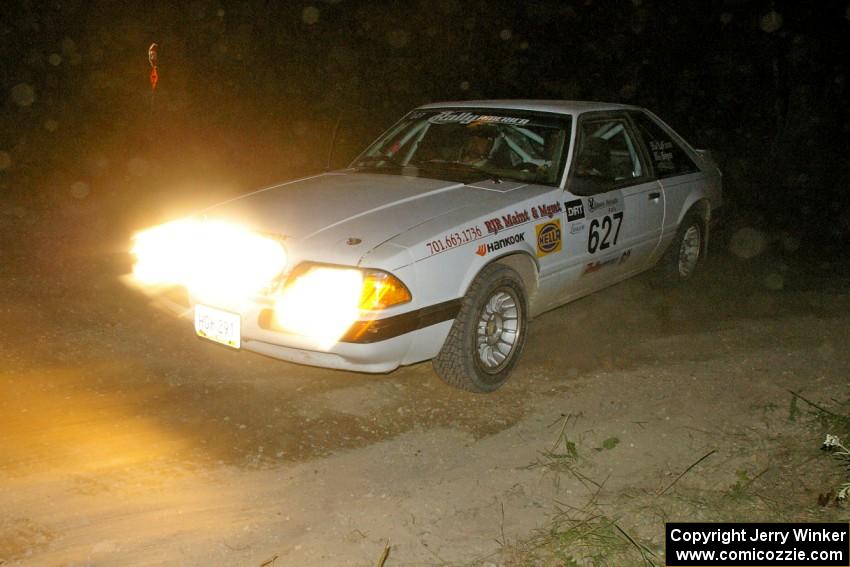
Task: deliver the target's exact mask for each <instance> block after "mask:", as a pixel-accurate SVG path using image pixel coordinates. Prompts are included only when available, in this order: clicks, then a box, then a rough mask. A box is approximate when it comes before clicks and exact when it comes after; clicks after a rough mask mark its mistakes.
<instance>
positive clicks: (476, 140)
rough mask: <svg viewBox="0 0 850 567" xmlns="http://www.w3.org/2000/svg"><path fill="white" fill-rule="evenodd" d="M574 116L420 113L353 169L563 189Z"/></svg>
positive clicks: (406, 120) (384, 137) (401, 124)
mask: <svg viewBox="0 0 850 567" xmlns="http://www.w3.org/2000/svg"><path fill="white" fill-rule="evenodd" d="M569 134H570V117H569V116H561V115H551V114H541V113H530V112H521V111H510V110H494V109H462V110H454V109H453V110H446V109H437V110H414V111H413V112H411V113H410V114H408V115H407V116H405V117H404V118H403V119H402V120H401V121H400V122H398V123H397V124H396V125H395V126H393V127H392V128H390V129H389V130H388V131H387V132H385V133H384V134H383V135H382V136H381V137H380V138H379V139H378V141H376V142H375V143H374V144H372V145H371V146H370V147H369V148H368V149H367V150H366V151H365V152H363V153H362V154H361V155H360V156H359V157H358V158H357V159H356V160H354V162H353V163H352V164H351V167H353V168H355V169H357V170H360V171H374V170H379V171H380V172H381V173H388V174H395V175H407V176H418V177H433V178H437V179H448V180H452V181H461V182H464V183H469V182H472V181H480V180H484V179H493V180H496V181H500V180H502V179H505V180H512V181H520V182H524V183H537V184H542V185H553V186H555V185H558V182H559V181H560V178H561V174H562V173H563V169H564V162H565V156H566V154H567V149H568V148H567V146H568V143H569V142H568V140H569Z"/></svg>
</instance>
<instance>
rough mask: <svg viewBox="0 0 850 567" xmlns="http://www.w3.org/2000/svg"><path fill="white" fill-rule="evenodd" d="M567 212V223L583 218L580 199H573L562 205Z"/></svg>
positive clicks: (582, 207)
mask: <svg viewBox="0 0 850 567" xmlns="http://www.w3.org/2000/svg"><path fill="white" fill-rule="evenodd" d="M564 208H565V209H566V211H567V222H573V221H577V220H580V219H583V218H584V203H582V202H581V199H574V200H572V201H567V202H566V203H564Z"/></svg>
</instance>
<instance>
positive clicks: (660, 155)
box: [631, 112, 699, 178]
mask: <svg viewBox="0 0 850 567" xmlns="http://www.w3.org/2000/svg"><path fill="white" fill-rule="evenodd" d="M631 115H632V119H633V120H634V121H635V125H636V126H637V129H638V131H639V132H640V134H641V136H643V140H644V142H646V149H647V150H649V157H650V159H651V160H652V164H653V165H654V166H655V173H656V174H657V175H658V177H660V178H664V177H674V176H676V175H684V174H686V173H694V172H696V171H699V168H698V167H697V166H696V164H695V163H694V161H693V160H692V159H691V158H690V156H689V155H688V154H687V153H686V152H685V150H683V149H682V148H681V146H679V144H677V143H676V142H675V140H673V139H672V138H671V137H670V135H669V134H667V132H665V131H664V130H663V129H662V128H661V126H659V125H658V124H656V123H655V121H654V120H652V119H651V118H650V117H649V116H647V115H646V114H644V113H643V112H632V113H631Z"/></svg>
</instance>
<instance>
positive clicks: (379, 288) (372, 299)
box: [359, 271, 411, 311]
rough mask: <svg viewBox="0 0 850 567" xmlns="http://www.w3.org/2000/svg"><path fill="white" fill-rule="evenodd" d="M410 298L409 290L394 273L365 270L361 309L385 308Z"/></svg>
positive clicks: (405, 301)
mask: <svg viewBox="0 0 850 567" xmlns="http://www.w3.org/2000/svg"><path fill="white" fill-rule="evenodd" d="M410 300H411V296H410V290H408V289H407V286H406V285H404V284H403V283H401V280H399V279H398V278H397V277H395V276H394V275H392V274H388V273H387V272H377V271H366V272H365V274H364V277H363V291H362V293H361V294H360V306H359V307H360V309H361V310H362V311H374V310H377V309H386V308H387V307H391V306H393V305H399V304H400V303H407V302H408V301H410Z"/></svg>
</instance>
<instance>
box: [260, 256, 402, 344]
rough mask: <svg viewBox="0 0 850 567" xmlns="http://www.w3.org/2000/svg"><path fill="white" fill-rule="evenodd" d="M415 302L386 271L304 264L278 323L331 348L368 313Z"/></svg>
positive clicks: (279, 307) (283, 299) (283, 297)
mask: <svg viewBox="0 0 850 567" xmlns="http://www.w3.org/2000/svg"><path fill="white" fill-rule="evenodd" d="M410 300H411V295H410V291H409V290H408V289H407V286H405V285H404V284H403V283H402V282H401V280H399V279H398V278H396V277H395V276H393V275H392V274H389V273H387V272H382V271H379V270H359V269H356V268H344V267H335V266H326V265H321V264H302V265H300V266H298V267H297V268H296V269H295V270H294V271H293V272H292V274H290V276H289V278H288V279H287V281H286V285H285V286H284V288H283V291H282V292H281V294H280V295H279V297H278V299H277V301H276V303H275V323H276V326H277V327H280V328H283V329H285V330H287V331H289V332H292V333H297V334H299V335H305V336H308V337H312V338H314V339H317V340H318V341H319V343H320V345H322V346H324V347H329V346H331V345H332V344H333V343H335V342H336V341H338V340H339V338H340V337H341V336H342V335H344V334H345V332H346V331H347V330H348V329H349V327H351V325H352V323H354V322H355V321H357V320H358V319H359V318H360V316H361V313H362V312H363V311H375V310H379V309H385V308H387V307H390V306H393V305H399V304H402V303H406V302H408V301H410Z"/></svg>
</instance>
